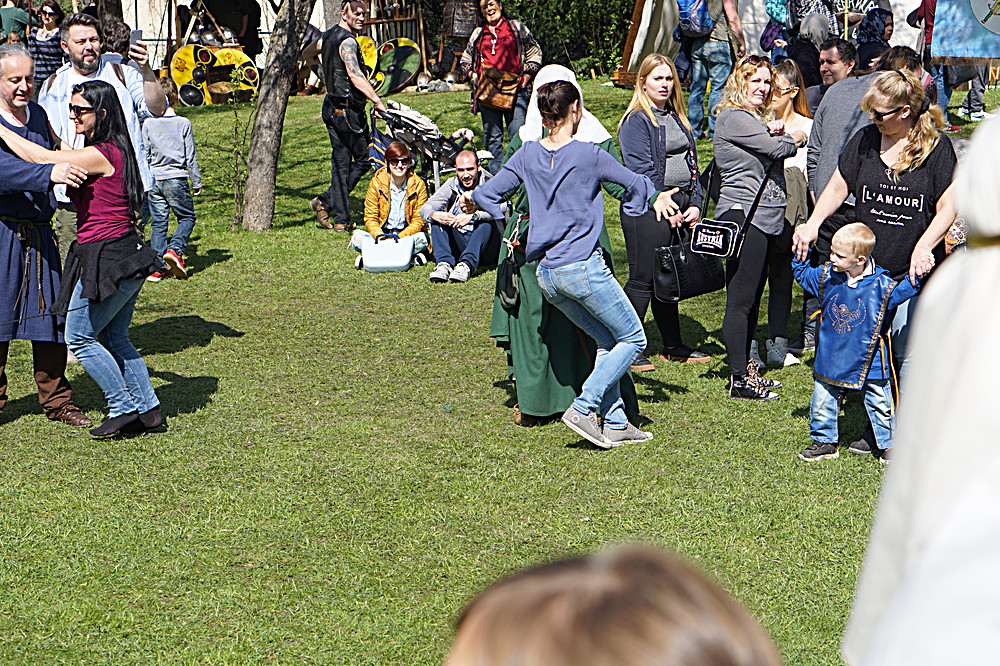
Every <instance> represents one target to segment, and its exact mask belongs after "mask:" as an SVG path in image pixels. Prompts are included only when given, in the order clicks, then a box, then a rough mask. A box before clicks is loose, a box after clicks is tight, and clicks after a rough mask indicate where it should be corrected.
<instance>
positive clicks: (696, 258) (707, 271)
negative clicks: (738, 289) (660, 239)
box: [653, 227, 726, 302]
mask: <svg viewBox="0 0 1000 666" xmlns="http://www.w3.org/2000/svg"><path fill="white" fill-rule="evenodd" d="M655 252H656V274H655V275H654V276H653V295H654V296H655V297H656V299H657V300H658V301H675V302H676V301H683V300H684V299H686V298H693V297H695V296H701V295H702V294H710V293H712V292H713V291H718V290H720V289H722V288H723V287H725V286H726V271H725V269H724V268H723V266H722V259H721V258H719V257H715V256H712V255H708V254H698V253H697V252H693V251H692V250H691V233H690V232H689V231H688V230H687V229H684V228H683V227H682V228H680V229H674V230H673V233H672V234H671V244H670V245H667V246H664V247H658V248H656V249H655Z"/></svg>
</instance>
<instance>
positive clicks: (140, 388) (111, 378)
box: [66, 278, 160, 418]
mask: <svg viewBox="0 0 1000 666" xmlns="http://www.w3.org/2000/svg"><path fill="white" fill-rule="evenodd" d="M143 282H145V280H143V279H141V278H140V279H138V280H121V281H120V282H119V283H118V291H117V292H116V293H114V294H112V295H111V296H108V297H107V298H105V299H104V300H103V301H101V302H100V303H94V302H92V301H89V300H87V299H86V298H83V297H81V296H80V292H81V291H82V290H83V284H82V283H80V282H77V284H76V288H75V289H74V290H73V298H72V299H71V300H70V302H69V312H67V314H66V344H67V346H69V350H70V351H71V352H73V355H74V356H76V358H77V359H79V361H80V364H81V365H83V369H84V370H86V371H87V374H88V375H90V376H91V378H92V379H93V380H94V381H95V382H97V385H98V386H100V387H101V390H103V391H104V397H105V398H107V400H108V417H109V418H113V417H115V416H121V415H122V414H128V413H129V412H139V413H142V412H148V411H149V410H151V409H153V408H154V407H158V406H159V404H160V401H159V399H158V398H157V397H156V392H155V391H153V385H152V384H151V383H150V381H149V370H148V369H147V368H146V362H145V361H143V360H142V356H140V355H139V352H138V351H137V350H136V348H135V347H134V346H133V345H132V341H131V340H129V337H128V327H129V324H131V323H132V313H133V312H134V311H135V300H136V298H138V296H139V290H140V289H141V288H142V284H143ZM78 308H79V309H78Z"/></svg>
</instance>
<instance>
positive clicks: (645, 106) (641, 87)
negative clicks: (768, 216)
mask: <svg viewBox="0 0 1000 666" xmlns="http://www.w3.org/2000/svg"><path fill="white" fill-rule="evenodd" d="M618 143H619V144H621V147H622V158H623V160H624V162H625V166H627V167H628V168H629V169H630V170H631V171H633V172H635V173H638V174H641V175H643V176H647V177H648V178H649V179H650V180H652V181H653V183H654V184H655V185H656V186H657V187H661V186H662V187H663V188H665V189H673V188H677V190H678V191H677V192H676V193H675V194H674V195H673V197H672V198H673V200H674V203H676V204H677V206H678V208H679V212H678V213H677V214H676V215H674V216H672V217H671V218H670V219H669V222H670V224H669V225H667V224H664V223H663V222H660V221H659V220H657V219H656V215H655V214H654V213H653V211H647V212H646V214H644V215H641V216H639V217H633V216H631V215H629V214H628V213H626V212H625V210H624V207H623V208H622V213H621V219H622V233H623V234H624V235H625V250H626V253H627V255H628V281H627V282H626V283H625V295H626V296H628V300H629V301H630V302H631V303H632V307H634V308H635V311H636V314H638V315H639V319H640V320H642V319H644V318H645V317H646V310H647V309H648V308H649V307H650V306H652V310H653V321H654V322H656V327H657V328H658V329H659V331H660V339H661V341H662V342H663V349H662V351H661V352H660V359H662V360H664V361H679V362H682V363H704V362H707V361H711V360H712V357H711V356H709V355H708V354H705V353H703V352H700V351H696V350H694V349H691V348H690V347H688V346H687V345H685V344H684V342H683V341H682V340H681V324H680V316H679V314H678V312H677V302H676V301H669V302H668V301H661V300H659V299H658V298H656V295H655V294H654V293H653V291H654V290H653V281H654V276H655V275H656V248H658V247H663V246H665V245H670V244H671V236H672V233H671V227H679V226H681V225H684V224H693V223H694V222H696V221H697V220H698V219H699V217H700V215H701V206H702V193H701V186H700V184H699V182H698V153H697V151H696V150H695V145H694V136H693V135H692V133H691V126H690V125H689V124H688V119H687V113H686V111H685V109H684V98H683V97H682V95H681V86H680V78H679V77H678V76H677V70H676V68H675V67H674V63H673V62H672V61H671V60H670V58H668V57H666V56H664V55H660V54H659V53H651V54H649V55H648V56H646V58H645V59H644V60H643V61H642V64H640V65H639V72H638V75H637V76H636V82H635V93H634V94H633V95H632V101H631V103H630V104H629V106H628V109H626V110H625V115H624V116H623V117H622V119H621V122H620V123H619V124H618ZM653 369H654V366H653V364H652V363H651V362H650V361H649V359H648V358H646V356H644V355H640V356H639V358H637V359H636V360H635V362H634V363H633V364H632V371H633V372H647V371H650V370H653Z"/></svg>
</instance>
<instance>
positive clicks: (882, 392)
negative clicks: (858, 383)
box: [809, 379, 894, 449]
mask: <svg viewBox="0 0 1000 666" xmlns="http://www.w3.org/2000/svg"><path fill="white" fill-rule="evenodd" d="M847 390H848V389H842V388H839V387H837V386H832V385H830V384H827V383H826V382H823V381H820V380H818V379H817V380H816V382H815V386H814V387H813V394H812V401H811V402H810V403H809V435H810V436H811V437H812V440H813V441H814V442H818V443H820V444H832V445H834V446H836V445H837V442H838V441H839V434H838V430H837V418H838V416H839V415H840V403H839V402H838V401H837V397H838V396H840V394H841V393H846V392H847ZM861 392H862V393H863V394H864V401H865V411H866V412H868V419H869V420H870V421H871V424H872V428H873V429H874V430H875V443H876V444H877V445H878V448H880V449H889V448H892V431H893V426H894V418H893V413H892V391H891V390H890V389H889V381H888V380H881V381H867V382H865V383H864V385H863V387H862V388H861Z"/></svg>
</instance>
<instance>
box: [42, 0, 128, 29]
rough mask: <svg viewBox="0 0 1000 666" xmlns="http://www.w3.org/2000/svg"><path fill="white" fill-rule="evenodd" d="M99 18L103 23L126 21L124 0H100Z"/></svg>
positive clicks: (98, 7) (98, 4)
mask: <svg viewBox="0 0 1000 666" xmlns="http://www.w3.org/2000/svg"><path fill="white" fill-rule="evenodd" d="M38 4H41V3H38ZM97 20H98V21H100V22H101V24H102V25H107V23H108V22H109V21H122V22H125V13H124V10H123V9H122V0H100V2H98V3H97ZM133 27H137V26H133Z"/></svg>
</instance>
